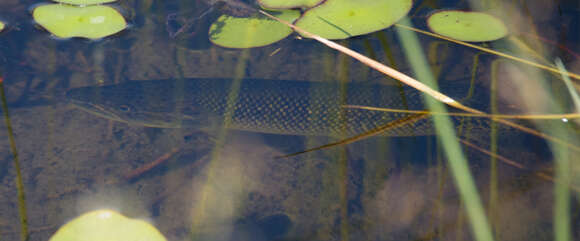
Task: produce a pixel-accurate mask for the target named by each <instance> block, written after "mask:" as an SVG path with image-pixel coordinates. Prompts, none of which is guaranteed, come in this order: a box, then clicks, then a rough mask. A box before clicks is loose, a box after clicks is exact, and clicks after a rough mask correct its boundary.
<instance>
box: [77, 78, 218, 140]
mask: <svg viewBox="0 0 580 241" xmlns="http://www.w3.org/2000/svg"><path fill="white" fill-rule="evenodd" d="M176 90H177V88H173V87H171V86H158V87H156V86H147V84H146V83H134V84H133V83H126V84H121V85H110V86H95V87H82V88H76V89H72V90H69V91H68V92H67V94H66V97H67V100H68V101H69V102H70V103H72V104H73V105H74V106H75V107H77V108H79V109H81V110H84V111H86V112H88V113H91V114H93V115H96V116H99V117H103V118H106V119H109V120H114V121H119V122H125V123H128V124H132V125H139V126H147V127H159V128H182V127H187V128H200V129H203V128H204V127H209V126H213V125H214V123H216V121H218V118H217V116H216V115H214V114H212V113H211V112H209V111H206V110H204V108H202V106H201V105H198V104H196V103H197V102H196V101H195V100H188V99H185V97H183V95H179V94H176V93H179V92H176Z"/></svg>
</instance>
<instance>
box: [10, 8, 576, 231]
mask: <svg viewBox="0 0 580 241" xmlns="http://www.w3.org/2000/svg"><path fill="white" fill-rule="evenodd" d="M329 1H330V0H329ZM353 1H354V0H353ZM208 2H209V3H208ZM515 2H517V1H498V3H493V1H489V2H485V1H482V3H485V4H487V5H485V4H484V5H485V6H487V7H489V8H490V9H491V10H492V11H493V12H494V13H495V14H497V15H498V16H500V17H501V18H502V19H504V20H505V21H506V22H507V23H508V24H509V26H510V28H511V29H510V30H511V31H512V34H511V35H510V36H511V37H510V38H505V39H502V40H499V41H495V42H491V43H483V44H477V45H478V46H485V47H488V48H494V49H496V50H498V51H502V52H510V53H512V54H514V55H518V56H523V57H524V58H526V59H529V60H532V61H534V62H538V63H541V64H544V65H550V66H551V65H553V62H554V59H556V58H560V59H561V60H562V62H563V63H564V65H565V66H566V68H567V70H568V71H570V72H572V73H580V61H579V59H580V56H579V54H580V44H579V41H580V33H579V32H578V31H577V26H578V24H579V21H580V17H579V16H580V14H579V13H580V4H579V2H578V1H565V0H561V1H540V0H537V1H522V3H515ZM210 3H211V1H203V0H193V1H170V0H166V1H161V0H142V1H134V0H123V1H121V2H119V3H115V4H113V6H115V7H116V8H117V9H119V10H121V11H122V13H123V15H124V16H125V18H126V19H127V21H128V22H129V24H130V26H129V28H127V29H126V30H124V31H122V32H120V33H118V34H115V35H114V36H110V37H107V38H105V39H102V40H98V41H91V40H85V39H80V38H78V39H77V38H74V39H65V40H62V39H56V38H54V37H52V36H51V35H50V34H49V33H47V32H46V31H44V30H43V29H42V28H41V27H39V26H37V25H35V23H34V21H33V20H32V16H31V9H32V8H33V7H34V6H35V4H38V2H37V1H28V0H2V1H0V20H2V21H3V22H6V23H7V25H8V28H7V29H6V30H5V31H3V32H2V33H0V76H1V77H2V78H3V88H4V92H5V96H6V97H5V99H6V100H5V102H6V106H5V107H4V108H2V113H9V115H7V116H8V117H7V118H5V119H9V121H10V123H11V126H8V125H7V124H6V123H7V122H5V121H4V120H3V121H2V122H1V124H0V136H1V138H0V240H19V239H21V222H20V219H21V217H22V212H19V208H21V207H22V204H23V203H24V204H25V210H26V217H27V223H26V226H27V228H28V235H29V240H48V239H50V237H51V236H52V235H53V234H54V233H55V232H56V231H57V230H58V228H59V227H61V226H62V225H63V224H65V223H66V222H68V221H70V220H72V219H73V218H75V217H77V216H79V215H81V214H83V213H85V212H88V211H91V210H96V209H103V208H108V209H113V210H116V211H118V212H120V213H122V214H123V215H125V216H128V217H131V218H140V219H145V220H148V221H149V222H150V223H152V224H153V225H154V226H155V227H156V228H157V229H159V231H160V232H161V233H162V234H163V235H164V236H165V237H166V238H167V239H168V240H475V239H476V237H475V235H474V234H475V233H477V232H476V231H477V230H479V231H481V230H484V231H485V230H490V231H489V232H491V233H492V236H493V238H494V239H497V240H554V239H555V237H564V238H562V239H561V240H578V239H580V232H579V230H580V216H579V214H580V209H579V205H578V197H579V196H578V195H577V194H578V191H579V190H580V179H579V178H580V176H579V175H580V163H579V161H580V159H578V153H579V152H580V143H579V142H578V137H579V136H578V133H579V132H578V130H579V129H578V123H579V122H578V121H577V120H578V119H577V116H576V117H574V116H571V117H567V118H566V119H565V120H566V122H564V121H563V120H562V119H563V117H562V118H556V119H555V120H535V121H530V120H509V121H510V122H511V123H516V124H517V125H519V126H520V128H516V127H514V126H513V125H511V126H509V125H506V124H505V122H504V123H500V122H491V121H490V119H489V118H482V117H469V118H468V117H461V116H451V120H452V123H453V124H454V126H455V127H456V131H457V133H458V136H459V138H460V139H461V141H457V140H455V139H452V141H451V142H455V143H459V144H460V145H461V147H462V150H463V153H464V156H465V157H466V159H467V162H465V164H466V166H467V169H466V170H463V171H457V170H455V168H454V167H453V166H452V165H451V163H454V162H453V161H452V160H455V159H456V158H455V157H453V158H451V157H448V156H447V155H446V152H445V151H444V149H443V148H444V146H446V145H445V144H444V143H443V142H442V141H441V139H440V138H438V137H437V136H436V135H435V132H436V131H435V129H434V127H433V125H432V122H431V121H430V119H429V118H430V117H427V116H426V117H425V119H421V120H418V121H416V122H413V123H410V124H407V125H400V126H397V127H396V128H393V129H389V130H386V131H384V132H383V133H382V134H379V135H378V136H373V137H365V138H359V139H360V140H357V141H356V142H354V143H348V144H342V145H337V146H334V147H329V148H323V149H322V150H316V151H312V152H308V153H305V154H301V155H297V156H292V157H287V158H280V157H281V156H284V155H288V154H292V153H296V152H300V151H303V150H307V149H310V148H315V147H319V146H322V145H325V144H329V143H336V142H341V141H344V140H345V139H347V138H349V137H352V136H356V135H357V134H361V133H363V132H365V131H369V130H371V129H373V128H377V127H380V126H381V125H384V124H387V123H388V122H390V121H395V120H397V119H404V118H409V117H410V116H411V114H409V113H401V112H400V111H399V112H380V111H368V110H361V109H348V110H345V109H344V108H343V107H341V105H342V104H341V103H343V104H357V105H366V106H374V107H384V108H393V109H398V110H406V109H411V110H422V109H423V108H425V107H423V105H422V102H423V101H422V99H421V96H420V95H419V94H417V93H416V92H415V91H414V90H412V89H411V88H408V87H402V86H400V85H398V82H397V81H395V80H394V79H392V78H390V77H386V76H384V75H382V74H381V73H379V72H377V71H375V70H372V69H370V68H369V67H367V66H365V65H363V64H361V63H359V62H357V61H356V60H353V59H351V58H349V57H347V56H345V55H342V54H339V53H338V52H336V51H335V50H332V49H330V48H328V47H325V46H324V45H322V44H320V43H318V42H316V41H314V40H310V39H302V38H297V36H298V35H296V34H293V35H290V36H289V37H288V38H286V39H284V40H282V41H279V42H276V43H274V44H271V45H267V46H264V47H259V48H252V49H246V50H239V49H228V48H223V47H219V46H216V45H213V44H212V43H211V42H210V41H209V40H208V38H209V37H208V29H209V25H210V24H211V23H212V22H213V21H215V20H216V19H217V18H218V16H220V15H221V14H222V13H224V12H225V13H230V14H238V15H244V12H243V9H239V8H236V7H235V6H233V7H232V6H231V5H228V4H227V3H226V4H225V5H224V4H223V3H220V4H218V5H216V7H211V6H210ZM218 6H219V7H218ZM437 9H469V4H468V3H467V2H465V1H437V0H425V1H415V2H414V3H413V8H412V10H411V12H410V14H409V16H410V17H411V22H412V23H413V24H414V25H415V27H417V28H419V29H423V30H427V27H426V24H425V20H426V17H427V16H428V15H429V14H430V13H431V12H433V11H434V10H437ZM502 11H505V12H504V13H503V14H502ZM184 25H188V26H187V27H186V28H182V27H183V26H184ZM397 31H406V30H402V29H400V28H399V29H398V27H391V28H388V29H385V30H382V31H379V32H375V33H372V34H367V35H363V36H358V37H354V38H350V39H346V40H339V41H337V42H339V43H340V44H342V45H345V46H348V47H350V48H352V49H354V50H356V51H358V52H360V53H363V54H365V55H367V56H369V57H372V58H374V59H376V60H378V61H380V62H382V63H385V64H387V65H389V66H392V67H394V68H396V69H398V70H400V71H401V72H404V73H406V74H409V75H411V76H414V72H413V69H412V67H411V65H410V64H409V61H407V59H406V56H405V52H404V50H403V47H402V46H403V44H402V43H401V42H400V40H399V38H398V36H397ZM418 38H419V40H420V43H421V47H422V50H423V51H422V52H423V53H424V55H425V56H426V57H425V58H426V60H427V62H428V63H429V65H430V67H431V70H432V71H433V72H434V73H435V75H436V79H437V80H438V83H439V85H440V86H441V90H442V92H444V93H448V94H449V95H450V96H451V97H453V98H456V99H462V98H464V97H466V96H468V97H469V98H468V99H467V100H466V101H465V102H464V103H465V104H467V105H469V106H471V107H474V108H476V109H480V110H483V111H485V112H495V113H501V114H538V115H541V114H558V113H570V112H575V111H574V108H573V106H574V105H573V101H572V99H573V98H572V97H571V96H572V95H571V94H569V91H568V90H567V89H566V87H565V85H564V84H563V83H564V82H563V81H562V80H561V78H560V77H559V76H560V75H558V74H553V73H549V72H547V71H543V70H539V69H537V68H532V67H529V66H527V65H525V64H522V63H519V62H516V61H511V60H506V59H505V58H501V57H498V56H496V55H492V54H489V53H484V52H482V51H480V50H476V49H473V48H469V47H465V46H462V45H459V44H455V43H451V42H448V41H445V40H441V39H437V38H433V37H429V36H425V35H422V34H419V35H418ZM510 46H516V47H519V49H522V51H519V52H517V51H515V50H514V49H516V47H514V48H512V47H510ZM522 46H527V48H525V47H522ZM236 78H237V79H239V78H242V81H241V84H240V85H241V88H239V91H237V92H236V91H235V90H236V88H233V89H234V91H232V86H235V85H232V83H238V82H235V81H233V80H234V79H236ZM208 80H209V81H210V82H207V81H208ZM204 81H205V82H204ZM572 81H573V82H575V83H576V84H574V85H575V87H573V88H576V89H577V88H578V86H579V85H578V84H577V83H578V79H574V78H573V79H572ZM127 82H130V84H127ZM347 82H348V83H349V84H344V83H347ZM202 83H205V84H202ZM341 83H343V84H341ZM105 85H118V86H116V87H114V88H112V87H101V86H105ZM80 87H94V88H93V89H90V90H87V89H84V90H79V89H78V88H80ZM107 88H108V89H107ZM491 89H496V90H495V91H492V90H491ZM67 92H68V96H67ZM232 93H237V96H238V99H237V100H236V101H232V102H231V103H230V104H231V106H233V107H234V108H237V109H236V110H235V111H233V112H230V114H231V115H229V117H231V118H230V119H228V121H225V122H224V117H226V116H228V112H227V111H226V109H227V108H226V107H227V105H228V103H229V102H228V101H227V100H228V96H232ZM470 93H471V94H470ZM386 94H389V95H386ZM72 98H76V99H77V100H79V99H82V100H84V101H85V104H86V103H87V102H90V103H92V104H95V103H96V104H98V105H99V107H98V108H100V109H91V111H88V112H87V111H86V109H87V108H89V109H90V108H91V106H88V105H85V106H84V107H85V110H83V109H82V108H79V107H82V104H80V102H76V103H74V102H73V101H72V100H71V99H72ZM136 98H139V99H136ZM494 99H495V101H492V100H494ZM551 101H552V102H556V104H554V105H551V104H549V102H551ZM200 103H202V104H200ZM490 103H492V104H490ZM75 105H76V107H75ZM554 106H558V107H562V108H563V109H564V110H562V111H560V110H558V109H557V108H555V107H554ZM92 108H94V106H93V107H92ZM212 108H213V109H212ZM216 109H218V111H215V112H212V114H208V110H216ZM7 111H8V112H7ZM98 111H100V112H99V113H97V112H98ZM140 111H141V112H140ZM449 111H451V112H458V111H456V110H449ZM576 112H577V111H576ZM369 113H370V114H369ZM341 118H342V119H341ZM575 118H576V119H575ZM386 120H389V121H386ZM373 121H374V122H373ZM224 123H225V124H224ZM344 123H346V124H344ZM224 126H228V127H229V129H226V128H224ZM9 127H10V128H9ZM539 132H541V133H544V134H545V135H550V136H552V137H546V136H545V135H543V136H542V135H541V134H538V133H539ZM10 133H13V136H14V142H13V144H14V145H13V146H12V145H11V144H12V143H11V141H10V135H11V134H10ZM550 138H551V140H552V141H549V139H550ZM15 151H17V154H18V155H17V159H18V161H19V164H20V172H21V174H22V183H23V188H22V189H21V190H22V191H23V193H24V195H25V196H24V198H25V199H24V202H19V198H18V187H17V186H18V185H17V183H18V181H17V180H18V179H17V172H16V168H15V165H14V159H15V155H14V154H15ZM494 153H495V154H494ZM554 153H556V154H554ZM456 177H467V178H468V180H471V181H472V182H473V183H474V184H475V186H473V187H468V190H471V191H472V192H473V193H476V194H477V196H476V197H475V198H474V199H469V198H468V199H465V196H463V194H462V193H463V192H462V191H461V190H460V189H459V188H458V187H459V186H460V185H458V184H465V181H464V179H457V178H456ZM554 180H557V181H554ZM466 200H467V201H466ZM473 200H475V201H473ZM477 203H480V204H481V206H482V207H483V208H484V210H483V212H482V214H485V215H484V216H483V218H485V219H484V220H486V222H487V223H488V224H489V225H482V226H479V225H480V224H476V225H472V223H473V222H474V219H473V218H474V217H473V215H471V214H472V213H470V211H469V209H467V208H466V207H472V205H477ZM479 217H480V218H481V216H479ZM486 226H489V229H486ZM474 230H475V231H474ZM555 230H560V231H555ZM486 232H487V231H486ZM565 237H569V239H566V238H565Z"/></svg>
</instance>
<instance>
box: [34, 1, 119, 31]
mask: <svg viewBox="0 0 580 241" xmlns="http://www.w3.org/2000/svg"><path fill="white" fill-rule="evenodd" d="M32 15H33V17H34V20H35V21H36V22H37V23H38V24H40V25H41V26H42V27H44V28H45V29H46V30H48V31H49V32H51V33H52V34H54V35H55V36H57V37H59V38H70V37H83V38H89V39H98V38H103V37H106V36H109V35H112V34H115V33H117V32H119V31H121V30H123V29H125V27H127V23H126V22H125V18H123V16H122V15H121V14H120V13H119V12H117V10H115V9H114V8H112V7H109V6H102V5H95V6H87V7H78V6H72V5H66V4H48V5H42V6H39V7H37V8H35V9H34V12H33V13H32Z"/></svg>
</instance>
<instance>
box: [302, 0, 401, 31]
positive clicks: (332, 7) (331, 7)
mask: <svg viewBox="0 0 580 241" xmlns="http://www.w3.org/2000/svg"><path fill="white" fill-rule="evenodd" d="M412 5H413V2H412V1H411V0H357V1H353V0H326V2H324V3H323V4H320V5H318V6H316V7H313V8H311V9H309V10H308V11H306V12H305V13H304V14H303V15H302V17H301V18H300V19H298V20H297V21H296V23H295V24H296V26H298V27H300V28H302V29H304V30H306V31H308V32H311V33H314V34H317V35H320V36H322V37H324V38H328V39H344V38H349V37H352V36H357V35H363V34H367V33H372V32H375V31H378V30H381V29H384V28H388V27H389V26H391V25H393V24H394V23H395V22H397V21H398V20H399V19H401V18H402V17H404V16H405V15H407V13H408V12H409V10H410V9H411V6H412Z"/></svg>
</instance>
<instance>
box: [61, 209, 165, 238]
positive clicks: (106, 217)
mask: <svg viewBox="0 0 580 241" xmlns="http://www.w3.org/2000/svg"><path fill="white" fill-rule="evenodd" d="M77 240H83V241H104V240H107V241H166V239H165V237H164V236H163V234H161V233H160V232H159V231H158V230H157V229H156V228H155V227H154V226H153V225H151V224H149V223H147V222H145V221H143V220H138V219H130V218H127V217H125V216H123V215H122V214H120V213H117V212H115V211H112V210H96V211H92V212H88V213H85V214H83V215H81V216H80V217H77V218H75V219H73V220H72V221H70V222H68V223H67V224H65V225H63V226H62V227H60V228H59V229H58V230H57V231H56V233H55V234H54V235H52V237H51V238H50V241H77Z"/></svg>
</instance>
